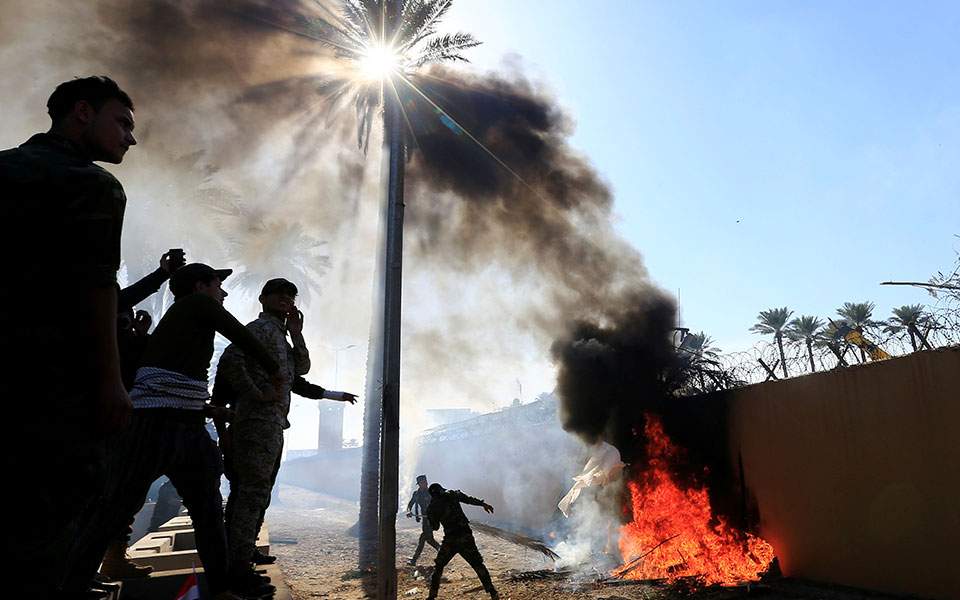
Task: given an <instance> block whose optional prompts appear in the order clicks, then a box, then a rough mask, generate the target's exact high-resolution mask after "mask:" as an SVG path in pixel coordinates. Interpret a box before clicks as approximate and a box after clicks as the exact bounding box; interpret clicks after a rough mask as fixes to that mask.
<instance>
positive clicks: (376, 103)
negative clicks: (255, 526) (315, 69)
mask: <svg viewBox="0 0 960 600" xmlns="http://www.w3.org/2000/svg"><path fill="white" fill-rule="evenodd" d="M452 4H453V0H343V21H342V23H341V24H339V25H333V26H330V27H327V28H325V31H324V33H325V37H326V39H327V40H328V41H329V45H330V46H332V47H333V48H335V50H336V53H337V55H338V56H340V57H341V58H345V59H347V60H348V61H350V62H351V63H352V64H353V65H354V66H355V67H357V76H356V77H355V78H354V83H355V84H356V85H351V86H345V87H343V88H341V92H340V93H346V92H347V91H348V90H352V91H353V93H354V94H355V99H354V105H355V106H356V111H357V117H358V129H357V141H358V144H359V145H360V146H361V147H362V148H366V145H367V141H368V139H369V135H370V131H371V128H372V126H371V123H372V121H373V118H374V116H375V114H376V113H377V112H379V111H380V110H381V109H382V110H383V127H384V149H385V151H386V153H387V161H388V165H389V175H388V183H387V206H386V221H385V233H386V236H385V241H384V254H383V263H382V265H383V271H384V280H383V288H382V294H383V298H382V300H383V302H382V306H383V309H384V312H383V323H382V328H378V327H376V326H374V328H373V331H377V330H378V329H379V331H381V332H382V335H381V336H376V335H372V336H371V339H372V340H378V339H379V342H380V344H379V348H377V349H373V348H372V349H371V351H370V352H369V356H373V357H379V359H380V360H378V361H374V363H380V365H379V367H380V368H379V369H377V371H379V372H378V373H372V374H368V378H370V377H371V376H372V377H376V378H378V379H379V382H380V385H379V390H380V396H381V402H380V403H379V405H377V404H378V403H377V402H375V401H374V400H373V398H370V397H368V398H367V400H366V401H365V402H364V449H363V465H362V468H361V482H360V489H361V498H360V519H359V535H360V567H361V568H367V567H370V566H372V564H373V563H374V558H375V557H376V559H377V560H376V562H377V563H378V564H379V566H380V569H379V577H378V597H380V598H385V599H386V598H395V597H396V569H395V568H394V565H395V560H396V518H395V517H396V514H397V508H398V507H397V502H398V498H397V496H398V493H399V491H398V480H397V478H398V475H399V449H400V435H399V431H400V388H399V386H400V288H401V286H400V284H401V257H402V254H403V252H402V250H403V186H404V164H405V157H406V146H407V142H406V135H405V133H404V131H405V130H404V126H403V118H404V117H403V114H402V106H401V103H400V99H399V90H398V89H397V88H398V86H407V87H408V88H410V89H416V88H415V87H414V85H413V84H412V83H411V82H410V79H409V78H408V76H409V75H411V74H412V73H413V72H414V71H415V70H416V69H418V68H419V67H422V66H423V65H425V64H427V63H435V62H446V61H458V60H459V61H465V60H466V58H465V57H464V56H463V55H462V54H461V53H462V51H464V50H467V49H469V48H472V47H474V46H477V45H479V44H480V42H479V41H477V40H476V39H475V38H474V37H473V36H472V35H470V34H467V33H455V34H448V35H443V36H438V35H436V31H437V26H438V24H439V23H440V21H441V19H442V18H443V16H444V15H445V14H446V13H447V11H448V10H449V9H450V7H451V6H452ZM371 387H376V386H371V385H370V384H369V383H368V386H367V389H368V390H369V389H371ZM377 434H379V435H377ZM374 475H378V476H379V477H378V480H379V481H378V483H379V494H377V487H376V484H374V483H373V481H374V480H373V479H372V478H373V477H374ZM378 496H379V498H378ZM378 499H379V503H378V502H377V500H378ZM378 515H379V527H375V525H376V524H377V521H378ZM375 531H379V536H375V535H374V532H375ZM377 537H379V552H377V550H378V548H377V544H376V542H375V540H376V539H377Z"/></svg>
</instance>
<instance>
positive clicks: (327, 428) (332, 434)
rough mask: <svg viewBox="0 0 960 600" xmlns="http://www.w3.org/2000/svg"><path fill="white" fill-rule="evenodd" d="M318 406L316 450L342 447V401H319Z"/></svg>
mask: <svg viewBox="0 0 960 600" xmlns="http://www.w3.org/2000/svg"><path fill="white" fill-rule="evenodd" d="M319 406H320V428H319V432H318V434H317V450H318V451H324V450H339V449H340V448H342V447H343V402H321V403H320V405H319Z"/></svg>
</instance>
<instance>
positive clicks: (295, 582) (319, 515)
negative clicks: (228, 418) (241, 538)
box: [267, 486, 890, 600]
mask: <svg viewBox="0 0 960 600" xmlns="http://www.w3.org/2000/svg"><path fill="white" fill-rule="evenodd" d="M356 514H357V507H356V504H355V503H352V502H347V501H343V500H339V499H337V498H333V497H330V496H325V495H322V494H317V493H314V492H310V491H308V490H304V489H302V488H296V487H291V486H283V487H282V488H281V490H280V502H279V503H277V502H275V503H274V505H273V506H271V507H270V510H269V512H268V513H267V525H268V527H269V530H270V541H271V551H272V553H273V554H275V555H276V556H277V557H278V559H279V565H280V568H281V570H282V571H283V573H284V575H285V578H286V583H287V585H288V587H289V588H290V590H291V591H292V592H293V597H294V598H295V599H296V600H304V599H308V598H323V599H325V600H363V599H365V598H368V597H373V596H372V595H370V596H368V595H367V592H366V591H365V589H364V585H365V583H364V580H363V579H362V578H358V577H356V566H357V540H356V539H355V538H352V537H350V536H348V535H347V534H346V529H347V528H348V527H350V526H351V525H352V524H353V523H354V521H355V520H356ZM468 516H469V514H468ZM419 535H420V528H419V525H418V524H417V523H415V522H414V521H413V519H400V521H399V522H398V530H397V547H398V549H399V550H398V557H397V561H398V568H399V575H398V596H399V598H401V599H408V598H409V599H422V598H426V597H427V590H428V587H429V580H428V579H425V578H424V577H423V576H422V573H423V571H426V570H427V569H428V568H429V567H430V566H431V565H432V563H433V557H434V556H435V552H434V551H433V549H432V548H430V547H429V546H428V547H427V548H426V549H424V552H423V555H422V556H421V558H420V563H421V566H422V567H426V568H427V569H414V568H411V567H408V566H406V561H407V560H408V559H409V557H410V555H411V554H412V552H413V550H414V549H415V548H416V543H417V538H418V537H419ZM476 538H477V546H479V548H480V551H481V552H482V553H483V556H484V559H485V561H486V564H487V567H488V568H489V569H490V573H491V574H492V576H493V580H494V583H495V585H496V586H497V588H498V590H499V591H500V595H501V598H503V599H504V600H547V599H554V598H556V599H562V600H639V599H644V600H672V599H674V598H688V599H693V600H728V599H734V598H769V599H773V600H776V599H780V598H783V599H786V598H790V599H801V600H803V599H809V600H814V599H822V600H859V599H861V598H871V599H878V598H890V596H883V595H879V594H875V593H874V594H871V593H866V592H860V591H856V590H849V589H840V588H835V587H825V586H819V585H813V584H809V583H804V582H797V581H791V580H786V579H778V580H774V581H771V582H768V583H764V584H760V585H751V586H749V587H747V586H743V587H740V588H724V589H716V588H714V589H701V590H698V591H693V592H691V591H689V590H684V589H681V588H679V587H665V586H657V585H648V584H631V585H620V586H612V585H597V584H595V583H592V582H590V581H589V580H585V581H581V582H580V583H576V582H571V581H570V580H549V579H540V580H532V581H511V580H510V575H511V573H515V572H518V571H520V572H524V571H536V570H544V569H552V567H553V565H552V562H551V561H549V560H548V559H546V558H544V557H543V556H542V555H540V554H538V553H536V552H533V551H530V550H527V549H525V548H521V547H518V546H515V545H513V544H510V543H508V542H505V541H502V540H499V539H496V538H491V537H488V536H486V535H483V534H476ZM439 539H440V537H439V536H438V540H439ZM427 577H429V571H427ZM444 579H445V580H446V581H445V582H444V583H443V585H442V586H441V588H440V598H441V599H460V598H464V599H474V598H475V599H477V600H483V599H485V598H487V597H488V596H487V595H486V594H485V593H484V592H483V590H482V589H481V588H480V587H479V581H478V580H477V578H476V575H475V574H474V572H473V570H472V569H471V568H470V567H469V565H467V564H466V562H464V561H463V559H462V558H460V557H456V558H454V560H453V562H451V563H450V565H449V566H448V567H447V569H445V570H444ZM366 585H369V582H368V583H367V584H366Z"/></svg>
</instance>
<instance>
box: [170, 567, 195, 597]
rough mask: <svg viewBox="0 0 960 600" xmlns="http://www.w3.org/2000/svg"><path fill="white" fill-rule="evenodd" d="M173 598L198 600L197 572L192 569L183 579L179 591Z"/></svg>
mask: <svg viewBox="0 0 960 600" xmlns="http://www.w3.org/2000/svg"><path fill="white" fill-rule="evenodd" d="M174 600H200V586H199V584H197V573H196V571H194V572H193V573H190V575H189V576H188V577H187V578H186V579H185V580H184V581H183V585H182V586H180V591H179V592H177V597H176V598H174Z"/></svg>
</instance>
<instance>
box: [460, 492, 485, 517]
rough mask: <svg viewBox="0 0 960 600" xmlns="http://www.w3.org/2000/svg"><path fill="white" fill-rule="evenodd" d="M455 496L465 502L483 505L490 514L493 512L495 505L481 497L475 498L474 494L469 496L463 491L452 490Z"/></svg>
mask: <svg viewBox="0 0 960 600" xmlns="http://www.w3.org/2000/svg"><path fill="white" fill-rule="evenodd" d="M452 492H453V495H454V497H455V498H456V499H457V500H458V501H459V502H462V503H463V504H470V505H472V506H482V507H483V510H485V511H487V512H488V513H490V514H493V507H492V506H490V505H489V504H487V503H486V502H484V501H483V500H481V499H479V498H474V497H473V496H468V495H466V494H464V493H463V492H461V491H460V490H452Z"/></svg>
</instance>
